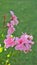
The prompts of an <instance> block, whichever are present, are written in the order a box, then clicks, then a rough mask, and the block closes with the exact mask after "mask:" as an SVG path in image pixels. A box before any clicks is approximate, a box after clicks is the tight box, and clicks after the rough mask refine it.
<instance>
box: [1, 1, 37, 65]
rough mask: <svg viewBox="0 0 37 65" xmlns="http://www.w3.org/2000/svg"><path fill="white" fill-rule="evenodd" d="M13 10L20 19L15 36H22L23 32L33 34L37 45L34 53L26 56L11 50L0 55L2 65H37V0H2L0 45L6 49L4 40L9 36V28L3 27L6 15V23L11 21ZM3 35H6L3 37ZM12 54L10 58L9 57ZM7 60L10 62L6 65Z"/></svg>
mask: <svg viewBox="0 0 37 65" xmlns="http://www.w3.org/2000/svg"><path fill="white" fill-rule="evenodd" d="M10 10H13V11H14V13H15V15H16V16H17V17H18V19H19V24H18V26H16V31H15V32H14V34H13V35H14V36H20V35H21V34H22V32H26V33H28V34H32V35H33V36H34V41H35V44H34V45H33V46H32V52H29V53H27V54H25V53H24V52H20V51H16V50H15V49H14V48H9V49H7V51H4V49H3V52H2V53H0V65H37V0H0V44H2V47H4V43H3V40H4V39H5V37H6V34H7V28H5V27H3V23H4V17H3V16H4V15H6V16H7V17H6V23H7V22H9V20H10V13H9V11H10ZM2 34H3V35H4V36H3V37H2ZM8 54H10V57H7V55H8ZM6 60H9V62H8V63H10V64H8V63H7V64H6Z"/></svg>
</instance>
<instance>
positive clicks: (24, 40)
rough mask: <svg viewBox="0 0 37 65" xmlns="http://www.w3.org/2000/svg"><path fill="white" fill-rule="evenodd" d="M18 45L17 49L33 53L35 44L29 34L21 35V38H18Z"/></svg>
mask: <svg viewBox="0 0 37 65" xmlns="http://www.w3.org/2000/svg"><path fill="white" fill-rule="evenodd" d="M28 38H29V39H28ZM16 43H17V45H16V46H15V49H16V50H21V51H24V52H28V51H31V47H32V44H34V42H33V41H32V37H31V36H30V35H27V34H23V35H21V37H20V38H18V37H17V38H16Z"/></svg>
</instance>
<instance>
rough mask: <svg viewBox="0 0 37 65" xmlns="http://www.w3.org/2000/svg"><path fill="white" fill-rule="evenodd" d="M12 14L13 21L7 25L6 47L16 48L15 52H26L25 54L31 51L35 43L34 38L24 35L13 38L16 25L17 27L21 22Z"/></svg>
mask: <svg viewBox="0 0 37 65" xmlns="http://www.w3.org/2000/svg"><path fill="white" fill-rule="evenodd" d="M10 13H11V21H10V22H9V23H7V26H8V31H7V35H6V39H5V40H4V43H5V47H6V48H9V47H14V48H15V50H20V51H24V52H25V53H27V52H29V51H31V50H32V49H31V48H32V45H33V44H34V42H33V36H32V35H28V34H26V33H23V34H22V35H21V36H20V37H11V35H12V34H13V32H14V31H15V28H14V25H17V24H18V23H19V22H18V20H17V17H16V16H15V14H14V12H13V11H10Z"/></svg>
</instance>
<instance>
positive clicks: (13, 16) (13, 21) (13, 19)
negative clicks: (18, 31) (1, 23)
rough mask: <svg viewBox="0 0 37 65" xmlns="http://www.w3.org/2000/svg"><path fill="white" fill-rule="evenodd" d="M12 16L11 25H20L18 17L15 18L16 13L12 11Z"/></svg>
mask: <svg viewBox="0 0 37 65" xmlns="http://www.w3.org/2000/svg"><path fill="white" fill-rule="evenodd" d="M10 14H11V23H12V24H13V25H17V24H18V20H17V17H16V16H15V14H14V12H13V11H10Z"/></svg>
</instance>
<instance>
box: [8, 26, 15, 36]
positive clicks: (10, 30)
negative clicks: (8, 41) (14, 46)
mask: <svg viewBox="0 0 37 65" xmlns="http://www.w3.org/2000/svg"><path fill="white" fill-rule="evenodd" d="M14 31H15V28H14V27H9V28H8V31H7V34H8V35H11V34H12V33H13V32H14Z"/></svg>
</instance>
